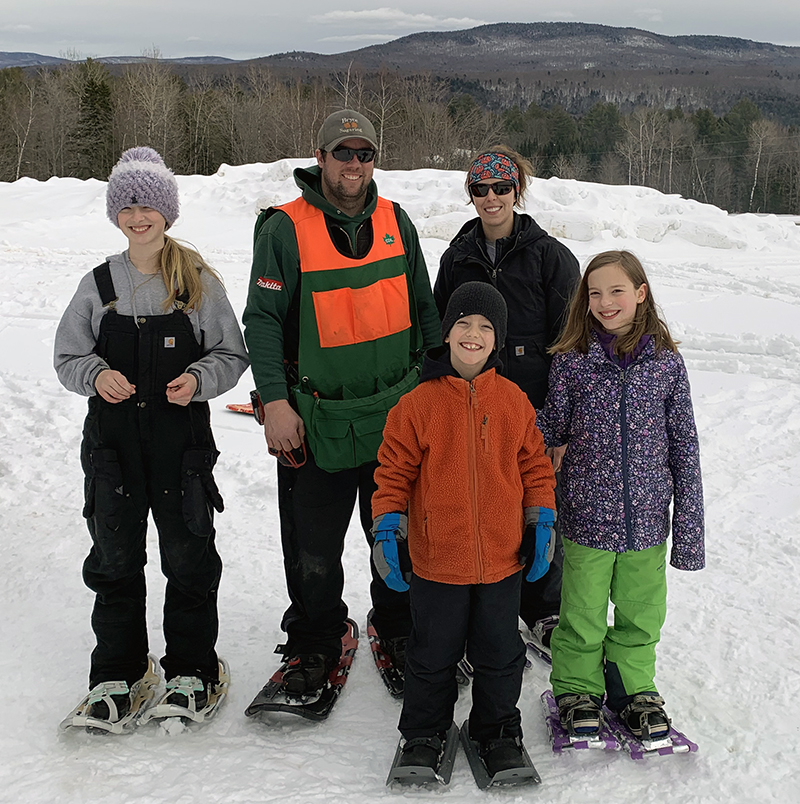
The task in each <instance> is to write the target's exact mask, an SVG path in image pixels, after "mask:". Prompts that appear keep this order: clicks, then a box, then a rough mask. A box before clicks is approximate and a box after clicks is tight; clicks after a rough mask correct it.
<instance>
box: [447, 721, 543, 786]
mask: <svg viewBox="0 0 800 804" xmlns="http://www.w3.org/2000/svg"><path fill="white" fill-rule="evenodd" d="M460 736H461V745H463V746H464V752H465V753H466V755H467V761H468V762H469V766H470V769H471V770H472V775H473V777H474V778H475V783H476V784H477V785H478V787H479V788H480V789H481V790H484V789H486V788H487V787H500V786H510V785H522V784H541V781H542V779H541V777H540V776H539V774H538V772H537V770H536V768H535V767H534V766H533V763H532V762H531V758H530V757H529V756H528V752H527V751H526V750H525V746H524V745H523V744H522V740H521V739H520V738H519V737H516V736H515V737H511V736H508V737H506V736H500V737H497V738H495V739H491V740H486V741H485V742H483V743H478V742H476V741H475V740H473V739H472V738H471V737H470V736H469V720H465V721H464V724H463V725H462V726H461V735H460Z"/></svg>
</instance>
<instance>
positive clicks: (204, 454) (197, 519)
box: [181, 448, 225, 536]
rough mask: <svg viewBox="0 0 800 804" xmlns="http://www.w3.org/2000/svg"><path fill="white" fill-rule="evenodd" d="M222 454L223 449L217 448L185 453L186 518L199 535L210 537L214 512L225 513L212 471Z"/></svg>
mask: <svg viewBox="0 0 800 804" xmlns="http://www.w3.org/2000/svg"><path fill="white" fill-rule="evenodd" d="M218 457H219V452H217V450H215V449H205V448H193V449H188V450H186V452H184V453H183V459H182V461H181V495H182V502H181V506H182V512H183V521H184V522H185V523H186V527H187V528H189V530H190V531H191V532H192V533H194V535H195V536H210V535H211V532H212V531H213V529H214V511H215V510H216V511H217V512H218V513H222V511H223V510H224V508H225V505H224V503H223V501H222V496H221V495H220V493H219V489H218V488H217V484H216V483H215V482H214V475H213V473H212V470H213V469H214V464H216V462H217V458H218Z"/></svg>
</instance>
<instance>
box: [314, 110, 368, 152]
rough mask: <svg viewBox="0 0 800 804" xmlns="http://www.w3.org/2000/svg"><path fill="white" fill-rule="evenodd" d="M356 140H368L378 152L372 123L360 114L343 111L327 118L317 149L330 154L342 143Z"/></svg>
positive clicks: (318, 136)
mask: <svg viewBox="0 0 800 804" xmlns="http://www.w3.org/2000/svg"><path fill="white" fill-rule="evenodd" d="M354 138H359V139H362V140H366V141H367V142H368V143H369V144H370V145H371V146H372V147H373V148H374V149H375V150H376V151H377V150H378V137H377V135H376V134H375V127H374V126H373V125H372V123H370V122H369V120H367V118H366V117H365V116H364V115H363V114H361V113H360V112H356V111H353V110H352V109H342V111H340V112H334V113H333V114H331V115H328V117H326V118H325V122H324V123H323V124H322V126H321V127H320V130H319V134H317V148H319V149H320V151H326V152H328V153H330V152H331V151H332V150H333V149H334V148H335V147H336V146H337V145H339V144H340V143H342V142H344V141H345V140H350V139H354Z"/></svg>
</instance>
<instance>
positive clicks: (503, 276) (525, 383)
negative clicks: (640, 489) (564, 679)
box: [433, 145, 580, 654]
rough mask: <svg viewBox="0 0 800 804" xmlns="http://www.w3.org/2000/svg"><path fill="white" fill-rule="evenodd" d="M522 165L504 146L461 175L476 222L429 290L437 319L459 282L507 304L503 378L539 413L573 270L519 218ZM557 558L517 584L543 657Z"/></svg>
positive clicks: (548, 240) (556, 593) (559, 250)
mask: <svg viewBox="0 0 800 804" xmlns="http://www.w3.org/2000/svg"><path fill="white" fill-rule="evenodd" d="M531 174H532V170H531V165H530V163H529V162H528V160H527V159H525V158H524V157H523V156H521V155H520V154H518V153H517V152H516V151H514V150H513V149H511V148H509V147H508V146H505V145H498V146H495V147H493V148H490V149H489V150H488V151H486V152H485V153H482V154H480V155H479V156H478V157H477V158H476V159H475V160H474V161H473V163H472V165H471V167H470V169H469V172H468V173H467V180H466V185H465V186H466V190H467V193H468V194H469V197H470V202H471V203H473V204H474V205H475V210H476V212H477V213H478V217H477V218H473V219H472V220H470V221H468V222H467V223H466V224H465V225H464V226H463V227H462V229H461V231H460V232H459V233H458V234H457V235H456V236H455V238H454V239H453V241H452V242H451V243H450V247H449V248H448V249H447V251H445V253H444V254H443V255H442V259H441V262H440V264H439V274H438V276H437V278H436V284H435V286H434V289H433V295H434V298H435V299H436V305H437V307H438V308H439V313H440V315H444V311H445V309H446V308H447V302H448V300H449V299H450V296H451V295H452V293H453V291H454V290H455V289H456V288H457V287H458V286H459V285H462V284H463V283H464V282H470V281H481V282H488V283H489V284H492V285H494V286H495V287H496V288H497V289H498V290H499V291H500V293H501V294H502V295H503V298H504V299H505V300H506V304H507V306H508V334H507V336H506V343H505V347H504V348H503V350H502V351H501V352H500V355H499V356H500V359H501V360H502V362H503V375H504V376H505V377H507V378H508V379H510V380H512V381H513V382H515V383H517V385H519V387H520V388H522V390H523V391H524V392H525V393H526V394H527V396H528V399H530V401H531V404H532V405H533V406H534V408H541V407H542V405H543V404H544V400H545V396H546V394H547V376H548V373H549V371H550V360H551V358H550V356H549V355H548V354H547V348H548V347H549V346H550V344H552V343H554V342H555V341H556V340H557V339H558V336H559V334H560V332H561V327H562V325H563V323H564V318H565V311H566V309H567V305H568V303H569V300H570V296H571V295H572V292H573V289H574V288H575V287H576V286H577V284H578V279H579V277H580V271H579V269H578V261H577V260H576V259H575V257H574V255H573V254H572V252H571V251H570V250H569V249H568V248H567V247H566V246H564V245H562V244H561V243H559V242H558V240H556V239H555V238H553V237H550V235H548V234H547V233H546V232H545V231H544V230H543V229H542V228H541V227H540V226H539V225H538V224H537V223H536V221H535V220H534V219H533V218H531V217H530V215H527V214H525V213H524V212H517V211H516V210H515V208H520V207H521V206H522V203H523V200H524V197H525V190H526V188H527V186H528V177H529V176H530V175H531ZM562 562H563V552H562V548H561V542H560V539H559V540H558V544H557V547H556V553H555V555H554V557H553V561H552V563H551V565H550V570H549V572H547V574H546V575H545V576H544V577H543V578H542V579H541V580H539V581H536V582H534V583H526V584H523V587H522V603H521V606H520V616H521V617H522V619H523V620H524V621H525V623H526V624H527V625H528V627H529V629H530V631H531V635H532V636H533V637H534V640H535V641H536V642H537V643H538V644H539V646H540V647H541V648H543V649H544V650H545V652H546V653H548V654H549V645H550V632H551V631H552V629H553V628H555V625H556V623H557V622H558V610H559V605H560V598H561V567H562Z"/></svg>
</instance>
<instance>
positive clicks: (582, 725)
mask: <svg viewBox="0 0 800 804" xmlns="http://www.w3.org/2000/svg"><path fill="white" fill-rule="evenodd" d="M556 703H557V704H558V717H559V719H560V720H561V725H562V726H563V727H564V728H565V729H566V730H567V732H568V733H569V734H571V735H573V736H574V735H580V736H582V737H591V736H593V735H595V734H598V733H599V732H600V726H601V724H602V718H603V715H602V709H601V707H602V701H601V700H600V698H598V697H597V696H595V695H572V694H570V693H567V694H564V695H559V696H558V697H557V698H556Z"/></svg>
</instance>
